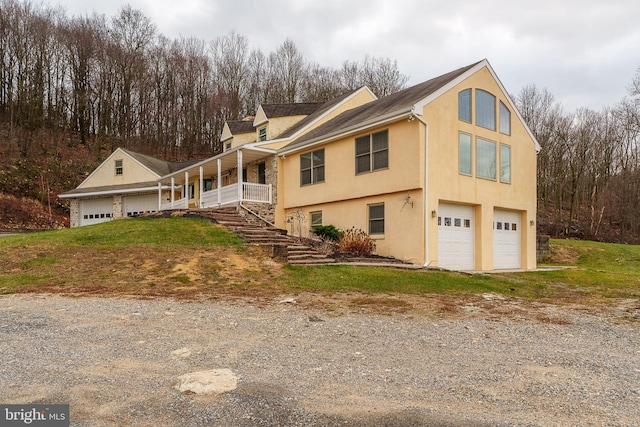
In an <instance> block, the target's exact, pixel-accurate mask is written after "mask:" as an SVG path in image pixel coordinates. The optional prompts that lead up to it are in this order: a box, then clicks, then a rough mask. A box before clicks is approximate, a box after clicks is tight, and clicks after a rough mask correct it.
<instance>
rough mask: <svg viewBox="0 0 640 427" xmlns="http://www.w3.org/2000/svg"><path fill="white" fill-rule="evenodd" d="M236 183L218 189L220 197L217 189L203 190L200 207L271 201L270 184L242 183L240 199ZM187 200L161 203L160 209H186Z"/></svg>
mask: <svg viewBox="0 0 640 427" xmlns="http://www.w3.org/2000/svg"><path fill="white" fill-rule="evenodd" d="M238 196H239V195H238V184H237V183H236V184H231V185H227V186H225V187H222V188H221V189H220V197H218V189H217V188H214V189H213V190H209V191H205V192H203V193H202V198H201V199H200V208H203V209H206V208H214V207H217V206H223V205H227V204H230V203H237V202H240V201H242V202H255V203H272V200H273V190H272V186H271V184H268V185H266V184H254V183H251V182H243V183H242V200H240V197H238ZM187 207H188V201H187V200H186V199H180V200H176V201H175V202H173V204H171V203H170V202H169V203H163V204H162V205H161V207H160V210H169V209H187Z"/></svg>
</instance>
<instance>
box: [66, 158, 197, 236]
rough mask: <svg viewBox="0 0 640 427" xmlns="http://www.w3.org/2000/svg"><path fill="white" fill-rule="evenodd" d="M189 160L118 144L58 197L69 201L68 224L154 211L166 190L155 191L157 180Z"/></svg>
mask: <svg viewBox="0 0 640 427" xmlns="http://www.w3.org/2000/svg"><path fill="white" fill-rule="evenodd" d="M192 163H193V162H183V163H172V162H165V161H163V160H159V159H156V158H154V157H150V156H145V155H143V154H140V153H134V152H132V151H129V150H125V149H122V148H118V149H116V150H115V151H114V152H113V153H111V155H109V157H107V159H106V160H105V161H104V162H102V164H100V166H98V167H97V168H96V169H95V170H94V171H93V172H92V173H91V174H90V175H89V176H88V177H87V178H85V180H84V181H82V183H81V184H80V185H78V187H77V188H75V189H73V190H71V191H68V192H66V193H63V194H60V195H59V196H58V197H60V198H62V199H68V200H69V202H70V203H69V204H70V217H71V221H70V222H71V227H80V226H83V225H91V224H98V223H101V222H105V221H111V220H113V219H120V218H126V217H128V216H134V215H138V214H140V213H145V212H156V211H158V206H159V200H160V202H162V197H163V196H164V197H165V198H167V197H168V195H169V193H170V191H169V188H168V187H167V186H161V187H160V191H161V194H160V195H159V194H158V191H159V190H158V180H159V179H160V178H161V177H162V176H164V175H167V174H169V173H171V172H173V171H175V170H179V169H182V168H184V167H185V166H188V165H189V164H192ZM159 197H160V199H159ZM165 201H166V200H165Z"/></svg>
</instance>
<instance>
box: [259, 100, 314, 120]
mask: <svg viewBox="0 0 640 427" xmlns="http://www.w3.org/2000/svg"><path fill="white" fill-rule="evenodd" d="M322 104H323V103H322V102H304V103H295V104H261V105H260V108H262V111H264V115H265V116H267V117H268V118H270V119H273V118H277V117H288V116H306V115H309V114H311V113H313V112H314V111H316V110H317V109H318V108H319V107H320V106H321V105H322Z"/></svg>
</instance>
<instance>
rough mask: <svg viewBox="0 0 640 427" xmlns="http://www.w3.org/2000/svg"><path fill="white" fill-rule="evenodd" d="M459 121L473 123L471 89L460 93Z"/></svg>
mask: <svg viewBox="0 0 640 427" xmlns="http://www.w3.org/2000/svg"><path fill="white" fill-rule="evenodd" d="M458 120H462V121H463V122H468V123H471V89H465V90H462V91H460V92H458Z"/></svg>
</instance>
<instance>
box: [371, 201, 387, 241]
mask: <svg viewBox="0 0 640 427" xmlns="http://www.w3.org/2000/svg"><path fill="white" fill-rule="evenodd" d="M368 207H369V234H384V203H378V204H375V205H369V206H368Z"/></svg>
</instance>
